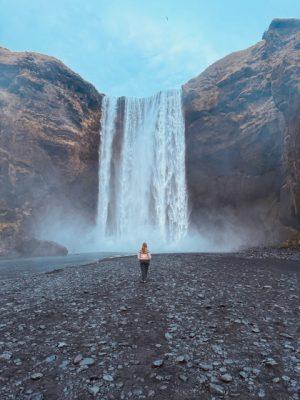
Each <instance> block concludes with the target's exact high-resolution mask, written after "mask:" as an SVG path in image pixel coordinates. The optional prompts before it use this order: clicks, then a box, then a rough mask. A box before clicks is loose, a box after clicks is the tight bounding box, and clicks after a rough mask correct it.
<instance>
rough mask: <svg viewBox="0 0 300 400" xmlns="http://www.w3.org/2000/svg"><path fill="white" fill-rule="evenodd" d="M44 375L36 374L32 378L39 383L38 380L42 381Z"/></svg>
mask: <svg viewBox="0 0 300 400" xmlns="http://www.w3.org/2000/svg"><path fill="white" fill-rule="evenodd" d="M43 376H44V375H43V374H42V373H41V372H35V373H33V374H31V375H30V378H31V379H32V380H33V381H37V380H38V379H41V378H42V377H43Z"/></svg>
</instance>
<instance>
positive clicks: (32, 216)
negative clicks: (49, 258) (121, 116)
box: [0, 48, 102, 254]
mask: <svg viewBox="0 0 300 400" xmlns="http://www.w3.org/2000/svg"><path fill="white" fill-rule="evenodd" d="M101 99H102V95H101V94H99V93H98V92H97V91H96V90H95V89H94V87H93V86H92V85H91V84H89V83H87V82H85V81H84V80H83V79H82V78H81V77H80V76H78V75H77V74H75V73H74V72H72V71H71V70H70V69H68V68H67V67H66V66H65V65H64V64H63V63H61V62H60V61H58V60H56V59H55V58H53V57H48V56H44V55H41V54H36V53H14V52H11V51H9V50H7V49H4V48H0V242H1V244H0V254H5V253H8V252H9V251H11V250H13V249H14V247H15V246H16V243H17V242H19V240H21V239H24V238H28V236H29V237H30V236H31V235H32V234H34V232H33V229H32V227H33V225H34V222H36V221H37V220H39V218H41V216H42V217H45V216H46V215H47V214H48V212H49V211H50V210H55V211H56V212H57V214H59V213H60V214H64V215H65V214H68V213H69V214H70V215H72V214H76V215H81V216H82V218H83V219H84V220H87V221H89V222H90V223H91V222H93V220H94V218H95V214H96V206H97V190H95V189H94V188H97V186H98V146H99V128H100V114H101Z"/></svg>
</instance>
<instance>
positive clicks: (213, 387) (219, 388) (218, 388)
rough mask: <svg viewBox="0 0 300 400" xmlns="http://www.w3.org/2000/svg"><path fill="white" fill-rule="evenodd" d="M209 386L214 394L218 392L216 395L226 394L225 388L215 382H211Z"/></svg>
mask: <svg viewBox="0 0 300 400" xmlns="http://www.w3.org/2000/svg"><path fill="white" fill-rule="evenodd" d="M209 388H210V391H211V393H212V394H216V395H224V394H225V390H224V389H223V388H222V386H220V385H217V384H215V383H210V384H209Z"/></svg>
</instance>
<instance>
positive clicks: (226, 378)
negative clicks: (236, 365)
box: [220, 374, 233, 383]
mask: <svg viewBox="0 0 300 400" xmlns="http://www.w3.org/2000/svg"><path fill="white" fill-rule="evenodd" d="M220 378H221V381H223V382H225V383H229V382H232V380H233V378H232V376H231V375H230V374H223V375H221V377H220Z"/></svg>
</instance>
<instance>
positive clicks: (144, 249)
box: [141, 242, 148, 254]
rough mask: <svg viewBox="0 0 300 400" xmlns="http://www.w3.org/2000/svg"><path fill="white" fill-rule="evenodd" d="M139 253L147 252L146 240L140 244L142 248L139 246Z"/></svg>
mask: <svg viewBox="0 0 300 400" xmlns="http://www.w3.org/2000/svg"><path fill="white" fill-rule="evenodd" d="M141 253H144V254H145V253H148V246H147V243H146V242H144V243H143V244H142V248H141Z"/></svg>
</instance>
